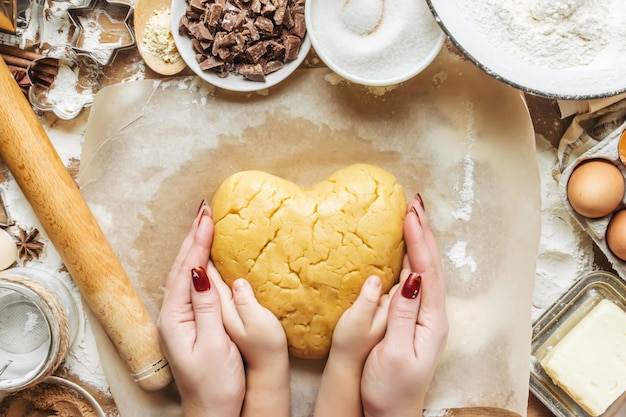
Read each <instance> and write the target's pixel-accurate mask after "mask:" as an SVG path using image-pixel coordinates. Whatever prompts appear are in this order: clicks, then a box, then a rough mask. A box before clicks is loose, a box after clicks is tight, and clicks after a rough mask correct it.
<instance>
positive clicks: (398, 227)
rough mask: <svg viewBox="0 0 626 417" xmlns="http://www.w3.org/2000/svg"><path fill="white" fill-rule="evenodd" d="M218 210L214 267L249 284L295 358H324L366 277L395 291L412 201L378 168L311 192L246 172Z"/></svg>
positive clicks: (346, 173) (336, 177)
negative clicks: (406, 217)
mask: <svg viewBox="0 0 626 417" xmlns="http://www.w3.org/2000/svg"><path fill="white" fill-rule="evenodd" d="M212 205H213V218H214V220H215V239H214V241H213V248H212V252H211V256H212V259H213V262H214V263H215V266H216V267H217V269H218V270H219V272H220V273H221V274H222V277H223V278H224V280H225V281H226V283H228V284H229V285H230V284H232V282H233V281H234V280H235V279H237V278H239V277H244V278H246V279H248V280H249V281H250V283H251V284H252V286H253V288H254V289H255V292H256V295H257V298H258V299H259V302H260V303H261V304H263V305H264V306H265V307H267V308H268V309H270V310H271V311H272V312H273V313H274V314H275V315H276V316H277V317H278V318H279V320H280V321H281V323H282V325H283V327H284V329H285V332H286V334H287V340H288V343H289V348H290V352H291V353H292V354H293V355H294V356H298V357H302V358H321V357H324V356H325V355H326V354H327V353H328V350H329V349H330V343H331V336H332V332H333V330H334V328H335V325H336V323H337V320H339V317H340V316H341V314H342V313H343V312H344V311H345V310H346V309H347V308H348V307H349V306H350V305H351V304H352V303H353V302H354V300H355V299H356V297H357V296H358V294H359V292H360V290H361V285H362V283H363V281H364V280H365V279H366V278H367V277H369V276H370V275H374V274H375V275H378V276H380V277H381V278H382V280H383V290H384V291H388V290H389V289H390V288H391V286H392V285H393V284H394V283H395V281H396V280H397V277H398V275H399V273H400V269H401V266H402V257H403V255H404V240H403V237H402V221H403V218H404V214H405V209H406V199H405V195H404V191H403V189H402V187H401V186H400V185H399V184H398V183H397V181H396V178H395V177H394V176H393V175H391V174H390V173H388V172H387V171H385V170H383V169H381V168H378V167H375V166H372V165H366V164H357V165H351V166H349V167H347V168H344V169H342V170H339V171H337V172H335V173H334V174H333V175H331V176H330V177H329V178H328V179H327V180H325V181H322V182H320V183H318V184H317V185H315V186H313V187H312V188H310V189H303V188H301V187H299V186H298V185H296V184H294V183H292V182H289V181H286V180H284V179H281V178H278V177H276V176H273V175H270V174H268V173H265V172H260V171H244V172H239V173H237V174H234V175H232V176H231V177H229V178H227V179H226V181H224V183H223V184H222V185H221V186H220V187H219V189H218V190H217V192H216V193H215V195H214V197H213V203H212Z"/></svg>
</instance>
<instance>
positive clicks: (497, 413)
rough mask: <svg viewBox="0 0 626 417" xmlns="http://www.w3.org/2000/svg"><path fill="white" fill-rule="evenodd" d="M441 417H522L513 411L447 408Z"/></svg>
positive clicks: (494, 408)
mask: <svg viewBox="0 0 626 417" xmlns="http://www.w3.org/2000/svg"><path fill="white" fill-rule="evenodd" d="M441 417H522V416H520V415H519V414H517V413H514V412H513V411H509V410H505V409H504V408H496V407H460V408H449V409H447V410H445V412H444V413H443V414H442V415H441Z"/></svg>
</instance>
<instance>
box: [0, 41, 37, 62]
mask: <svg viewBox="0 0 626 417" xmlns="http://www.w3.org/2000/svg"><path fill="white" fill-rule="evenodd" d="M0 54H2V55H10V56H14V57H16V58H21V59H26V60H28V61H34V60H36V59H39V58H42V57H43V55H41V54H38V53H37V52H30V51H25V50H23V49H21V48H18V47H16V46H8V45H0Z"/></svg>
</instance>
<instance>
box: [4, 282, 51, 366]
mask: <svg viewBox="0 0 626 417" xmlns="http://www.w3.org/2000/svg"><path fill="white" fill-rule="evenodd" d="M49 340H50V328H49V327H48V325H47V323H46V320H45V317H44V315H43V313H42V312H41V310H40V309H39V307H37V305H36V304H34V303H33V302H31V301H29V300H28V299H27V298H25V296H24V295H23V294H21V293H17V292H11V293H9V294H7V295H4V296H3V297H0V350H4V351H5V352H8V353H9V354H15V355H19V354H26V353H31V352H34V351H35V350H37V348H38V347H40V346H41V345H42V344H44V343H45V342H47V341H49ZM4 359H5V360H6V358H4Z"/></svg>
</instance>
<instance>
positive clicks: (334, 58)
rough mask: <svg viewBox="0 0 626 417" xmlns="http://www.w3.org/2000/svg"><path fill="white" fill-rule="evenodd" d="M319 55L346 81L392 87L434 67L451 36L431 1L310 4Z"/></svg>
mask: <svg viewBox="0 0 626 417" xmlns="http://www.w3.org/2000/svg"><path fill="white" fill-rule="evenodd" d="M305 16H306V25H307V29H308V31H309V36H310V37H311V43H312V44H313V48H314V49H315V52H317V54H318V55H319V57H320V58H321V60H322V61H324V63H325V64H326V65H327V66H328V67H329V68H330V69H331V70H333V71H334V72H335V73H337V74H338V75H340V76H341V77H343V78H345V79H347V80H349V81H352V82H355V83H359V84H363V85H369V86H390V85H395V84H399V83H401V82H403V81H406V80H408V79H410V78H412V77H414V76H415V75H417V74H419V73H420V72H421V71H422V70H424V69H425V68H426V67H428V66H429V65H430V63H431V62H432V61H433V60H434V59H435V57H436V56H437V55H438V54H439V51H440V50H441V47H442V45H443V42H444V39H445V36H444V33H443V31H442V30H441V28H440V27H439V26H438V24H437V22H436V21H435V19H434V17H433V15H432V13H431V12H430V10H429V9H428V6H427V5H426V2H425V0H394V1H383V0H346V1H339V0H307V3H306V6H305Z"/></svg>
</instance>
